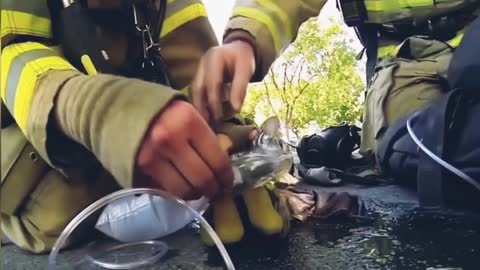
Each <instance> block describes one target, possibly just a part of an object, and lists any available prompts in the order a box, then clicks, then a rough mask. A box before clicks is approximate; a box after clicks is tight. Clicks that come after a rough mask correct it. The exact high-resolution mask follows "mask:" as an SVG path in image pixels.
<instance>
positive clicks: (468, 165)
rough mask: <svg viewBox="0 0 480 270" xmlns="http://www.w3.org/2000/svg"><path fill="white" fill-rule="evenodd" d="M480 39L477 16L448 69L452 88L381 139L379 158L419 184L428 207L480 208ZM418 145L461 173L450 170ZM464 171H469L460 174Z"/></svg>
mask: <svg viewBox="0 0 480 270" xmlns="http://www.w3.org/2000/svg"><path fill="white" fill-rule="evenodd" d="M479 38H480V19H477V20H476V21H475V22H474V23H473V24H472V26H471V27H470V29H469V31H468V32H467V33H465V36H464V38H463V41H462V44H461V46H460V47H459V48H457V49H456V51H455V53H454V55H453V57H452V60H451V63H450V67H449V71H448V79H449V84H450V87H451V89H452V90H451V91H450V92H449V93H448V94H447V95H446V96H445V97H443V98H442V99H440V100H438V101H437V102H435V103H434V104H432V105H431V106H429V107H428V108H426V109H423V110H421V111H419V112H417V113H415V114H414V115H413V116H410V117H409V118H408V119H405V120H403V121H399V123H397V124H396V125H395V126H393V127H391V128H389V129H388V130H387V132H386V133H385V135H384V137H383V138H382V141H381V142H380V144H379V149H378V152H377V161H378V163H379V165H380V167H381V169H382V171H383V172H384V173H385V174H388V175H390V176H392V177H393V178H394V179H395V180H396V181H397V182H399V183H406V184H415V186H416V188H417V191H418V196H419V201H420V205H421V206H423V207H439V206H441V205H445V204H446V205H450V206H456V207H467V208H470V209H475V210H480V182H479V181H480V125H479V119H480V76H479V74H480V50H478V40H479ZM408 122H410V127H411V130H410V132H409V130H408V125H407V123H408ZM413 136H416V137H418V139H419V142H415V141H414V140H413V139H412V137H413ZM419 144H423V145H424V146H425V147H426V148H428V150H430V151H431V152H432V153H433V154H434V155H436V156H438V157H439V158H441V159H443V160H444V161H446V162H447V163H449V164H450V165H452V166H453V167H455V168H456V169H458V170H460V172H457V174H454V173H452V170H454V169H455V168H454V169H446V168H445V166H447V165H445V166H443V165H441V164H440V163H439V161H435V160H434V159H433V158H432V157H431V155H428V154H427V153H426V152H425V151H424V150H422V149H421V148H420V146H419ZM462 173H463V174H466V175H463V176H462V177H460V176H459V175H461V174H462ZM467 178H468V179H467Z"/></svg>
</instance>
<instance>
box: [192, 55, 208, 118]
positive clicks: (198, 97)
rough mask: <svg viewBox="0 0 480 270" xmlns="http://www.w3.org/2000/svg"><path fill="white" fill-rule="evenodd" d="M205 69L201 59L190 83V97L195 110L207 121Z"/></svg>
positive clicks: (203, 61) (203, 60)
mask: <svg viewBox="0 0 480 270" xmlns="http://www.w3.org/2000/svg"><path fill="white" fill-rule="evenodd" d="M205 69H206V63H205V59H203V58H202V60H201V61H200V64H199V68H198V71H197V74H196V76H195V79H194V80H193V83H192V88H191V95H192V101H193V105H194V106H195V108H197V110H198V111H199V112H200V114H201V115H202V117H203V118H204V119H207V120H208V118H209V113H208V110H207V104H206V100H207V96H206V94H207V93H206V82H205V81H206V78H205Z"/></svg>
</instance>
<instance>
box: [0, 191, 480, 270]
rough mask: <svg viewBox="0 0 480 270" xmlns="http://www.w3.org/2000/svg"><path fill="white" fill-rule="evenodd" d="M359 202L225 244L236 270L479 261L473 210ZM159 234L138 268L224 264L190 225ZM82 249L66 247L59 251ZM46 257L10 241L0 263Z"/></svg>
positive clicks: (33, 262) (40, 263)
mask: <svg viewBox="0 0 480 270" xmlns="http://www.w3.org/2000/svg"><path fill="white" fill-rule="evenodd" d="M365 203H366V206H367V208H368V211H369V212H368V216H367V218H365V219H361V220H335V221H320V220H316V221H310V222H307V223H299V222H294V223H293V224H292V230H291V233H290V235H289V237H288V238H287V239H276V238H270V239H265V238H263V239H248V240H247V241H245V242H244V243H242V244H238V245H236V246H232V247H229V248H228V250H229V253H230V256H231V257H232V260H233V261H234V263H235V265H236V267H237V269H239V270H242V269H245V270H247V269H248V270H253V269H258V270H262V269H409V270H410V269H411V270H415V269H422V270H425V269H429V268H430V269H444V268H445V269H464V270H468V269H472V270H474V269H475V270H476V269H480V216H478V215H474V214H469V213H464V212H459V211H442V212H437V213H433V212H432V213H427V212H422V211H419V210H418V209H417V208H416V205H415V204H412V203H405V202H402V203H392V202H382V201H379V200H370V199H367V200H365ZM164 241H165V242H166V243H167V244H168V246H169V249H170V250H169V252H168V253H167V254H166V256H164V257H163V258H162V259H161V261H160V262H159V263H158V264H156V265H154V266H151V267H148V268H144V269H223V267H222V261H221V258H220V257H219V255H218V254H217V252H216V251H215V250H212V249H207V248H206V247H205V246H203V244H202V243H201V241H200V237H199V236H198V234H197V232H196V231H194V230H192V229H189V230H184V231H182V232H181V233H176V234H174V235H172V236H171V237H169V238H167V239H164ZM82 252H83V253H82ZM84 254H85V252H84V251H82V250H73V251H69V252H67V253H66V254H65V256H64V259H65V260H66V261H74V260H76V259H77V258H80V257H82V256H83V255H84ZM46 260H47V258H46V256H32V255H26V254H25V253H23V252H20V251H19V250H18V249H17V248H15V247H14V246H7V247H4V248H3V264H4V269H45V266H46ZM32 266H34V267H32Z"/></svg>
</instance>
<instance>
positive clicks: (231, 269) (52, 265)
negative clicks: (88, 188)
mask: <svg viewBox="0 0 480 270" xmlns="http://www.w3.org/2000/svg"><path fill="white" fill-rule="evenodd" d="M137 194H152V195H157V196H161V197H163V198H165V199H167V200H170V201H171V202H174V203H176V204H178V205H180V206H183V207H184V208H185V209H186V210H188V211H190V212H191V213H192V214H193V215H194V216H195V217H196V218H197V219H198V220H199V221H200V224H201V226H203V228H204V229H205V231H206V232H207V233H208V234H209V235H210V237H211V239H212V240H213V242H214V243H215V245H216V246H217V248H218V250H219V252H220V254H221V256H222V258H223V260H224V261H225V266H226V268H227V269H228V270H235V266H234V265H233V262H232V260H231V258H230V256H229V255H228V252H227V250H226V249H225V246H224V245H223V243H222V241H221V240H220V238H219V237H218V235H217V234H216V233H215V231H214V230H213V229H212V227H211V226H210V224H208V222H207V221H206V220H205V219H204V218H203V216H202V214H201V213H203V212H204V211H205V210H206V209H207V208H208V206H209V203H208V199H207V198H205V197H204V198H203V200H204V203H203V205H202V207H201V209H200V211H199V212H197V211H195V210H194V209H193V208H191V207H190V206H189V205H188V204H187V203H186V202H185V201H184V200H181V199H179V198H177V197H175V196H173V195H171V194H168V193H167V192H165V191H162V190H159V189H152V188H134V189H123V190H120V191H117V192H114V193H111V194H109V195H107V196H105V197H103V198H101V199H99V200H97V201H96V202H94V203H92V204H91V205H90V206H88V207H87V208H85V209H84V210H83V211H82V212H80V213H79V214H78V215H77V216H76V217H75V218H74V219H72V221H70V223H68V225H67V226H66V227H65V229H64V230H63V232H62V233H61V234H60V237H58V239H57V241H56V242H55V245H54V246H53V248H52V251H51V252H50V255H49V257H48V269H49V270H56V269H57V265H56V257H57V254H58V253H59V251H60V249H61V248H62V247H63V246H64V245H65V243H66V241H67V239H68V237H69V236H70V234H71V233H72V232H73V231H74V230H75V229H76V228H77V227H78V226H79V225H80V224H81V223H82V222H83V221H84V220H85V219H87V218H88V217H89V216H90V215H91V214H93V213H94V212H96V211H98V210H99V209H101V208H102V207H104V206H105V205H107V204H109V203H111V202H113V201H115V200H118V199H121V198H123V197H127V196H130V195H137ZM139 263H140V264H142V262H139Z"/></svg>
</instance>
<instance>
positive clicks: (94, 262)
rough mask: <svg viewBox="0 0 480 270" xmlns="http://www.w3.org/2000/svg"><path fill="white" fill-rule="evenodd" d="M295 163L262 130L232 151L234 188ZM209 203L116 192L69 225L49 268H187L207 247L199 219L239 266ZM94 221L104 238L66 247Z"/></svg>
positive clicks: (225, 257)
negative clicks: (246, 147) (246, 146)
mask: <svg viewBox="0 0 480 270" xmlns="http://www.w3.org/2000/svg"><path fill="white" fill-rule="evenodd" d="M292 163H293V159H292V156H291V153H290V152H289V151H288V150H287V149H285V147H284V145H283V143H282V142H281V141H280V140H279V139H276V138H274V137H269V136H267V135H265V134H263V133H262V134H260V135H259V137H258V138H257V140H256V141H255V142H254V146H253V148H252V149H251V150H250V151H247V152H244V153H240V154H237V155H234V156H232V166H233V170H234V175H235V180H234V193H237V194H238V193H241V192H243V191H244V190H246V189H250V188H255V187H259V186H261V185H263V184H265V182H267V181H269V180H273V179H274V178H275V177H276V176H277V175H279V174H282V173H287V172H288V171H289V170H290V168H291V166H292ZM208 206H209V200H208V199H207V198H205V197H203V198H201V199H199V200H197V201H188V202H186V201H183V200H181V199H179V198H177V197H175V196H172V195H171V194H168V193H166V192H164V191H162V190H157V189H149V188H136V189H124V190H120V191H117V192H114V193H112V194H109V195H107V196H105V197H103V198H101V199H100V200H98V201H96V202H95V203H93V204H91V205H90V206H88V207H87V208H86V209H84V210H83V211H82V212H80V213H79V214H78V215H77V216H76V217H75V218H74V219H73V220H72V221H71V222H70V223H69V224H68V225H67V226H66V228H65V229H64V230H63V232H62V234H61V235H60V237H59V238H58V239H57V241H56V243H55V245H54V247H53V249H52V251H51V253H50V256H49V269H50V270H53V269H156V268H155V266H157V265H158V266H159V265H163V264H167V265H177V266H178V267H181V268H185V269H188V268H191V267H192V263H193V264H195V265H198V264H200V262H199V261H196V262H192V259H193V260H195V258H200V257H202V256H201V255H202V254H203V253H204V252H205V249H204V245H203V243H202V242H201V240H200V237H199V234H198V228H193V226H188V225H189V224H195V222H197V223H198V224H199V225H200V226H201V227H202V229H204V230H205V231H206V232H207V233H208V234H209V235H210V238H211V239H212V240H213V242H214V243H215V245H216V247H217V249H218V251H219V253H220V255H221V256H222V258H223V260H224V263H225V267H226V268H227V269H235V267H234V265H233V262H232V260H231V258H230V256H229V255H228V252H227V250H226V249H225V246H224V245H223V244H222V242H221V240H220V239H219V237H218V236H217V234H216V233H215V231H214V230H213V229H212V227H211V226H210V225H209V224H208V222H207V221H206V220H205V219H204V218H203V216H202V214H203V213H204V211H205V210H206V209H207V208H208ZM100 211H101V212H100ZM92 218H93V222H92ZM95 221H96V223H95ZM93 226H94V227H95V229H96V231H99V232H101V233H102V234H101V236H102V237H99V238H100V239H97V240H95V241H94V242H91V243H89V244H86V245H83V246H80V247H78V248H75V249H73V250H63V249H62V247H64V246H66V244H67V243H70V242H72V241H73V242H75V241H77V240H78V238H79V237H78V236H79V235H81V234H82V233H85V232H86V231H88V229H92V227H93ZM90 231H91V230H90ZM97 238H98V237H97ZM171 250H177V251H180V252H175V253H176V254H181V256H180V257H178V256H165V255H166V254H168V252H169V251H171ZM167 257H168V258H167Z"/></svg>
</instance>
